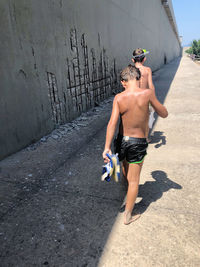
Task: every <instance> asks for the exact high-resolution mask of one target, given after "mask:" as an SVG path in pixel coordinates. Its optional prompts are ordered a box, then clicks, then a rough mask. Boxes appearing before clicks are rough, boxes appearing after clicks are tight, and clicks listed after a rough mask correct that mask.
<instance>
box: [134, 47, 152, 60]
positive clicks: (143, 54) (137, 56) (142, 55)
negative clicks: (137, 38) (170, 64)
mask: <svg viewBox="0 0 200 267" xmlns="http://www.w3.org/2000/svg"><path fill="white" fill-rule="evenodd" d="M142 51H143V53H142V54H140V55H136V56H133V58H139V57H144V56H145V55H147V54H149V51H147V50H146V49H142Z"/></svg>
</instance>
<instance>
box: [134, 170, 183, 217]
mask: <svg viewBox="0 0 200 267" xmlns="http://www.w3.org/2000/svg"><path fill="white" fill-rule="evenodd" d="M151 175H152V177H153V178H154V179H155V181H152V182H150V181H148V182H145V183H144V185H140V186H139V193H138V197H141V198H142V199H141V201H140V202H138V203H136V204H135V207H134V211H135V210H136V211H137V212H139V213H144V212H145V210H146V209H147V208H148V207H149V205H150V204H151V203H152V202H155V201H157V200H158V199H159V198H161V197H162V195H163V193H164V192H167V191H168V190H170V189H182V186H181V185H179V184H177V183H175V182H173V181H172V180H170V179H169V178H168V177H167V174H166V173H165V172H164V171H161V170H157V171H153V172H152V173H151Z"/></svg>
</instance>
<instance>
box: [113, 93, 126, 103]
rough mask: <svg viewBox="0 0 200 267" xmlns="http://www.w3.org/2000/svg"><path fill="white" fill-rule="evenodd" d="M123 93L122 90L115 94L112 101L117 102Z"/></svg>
mask: <svg viewBox="0 0 200 267" xmlns="http://www.w3.org/2000/svg"><path fill="white" fill-rule="evenodd" d="M123 94H124V92H121V93H118V94H116V96H115V97H114V100H113V101H115V102H118V101H119V100H120V99H121V98H122V96H123Z"/></svg>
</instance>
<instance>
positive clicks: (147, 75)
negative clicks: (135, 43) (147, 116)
mask: <svg viewBox="0 0 200 267" xmlns="http://www.w3.org/2000/svg"><path fill="white" fill-rule="evenodd" d="M132 61H133V62H134V64H135V67H136V68H138V69H139V70H140V73H141V78H140V82H139V87H140V88H143V89H152V90H153V91H154V93H155V87H154V84H153V80H152V71H151V68H149V67H146V66H144V65H143V64H144V62H145V61H146V57H145V58H144V59H143V61H142V62H135V60H134V59H132ZM148 135H149V125H148V123H147V127H146V138H147V139H148Z"/></svg>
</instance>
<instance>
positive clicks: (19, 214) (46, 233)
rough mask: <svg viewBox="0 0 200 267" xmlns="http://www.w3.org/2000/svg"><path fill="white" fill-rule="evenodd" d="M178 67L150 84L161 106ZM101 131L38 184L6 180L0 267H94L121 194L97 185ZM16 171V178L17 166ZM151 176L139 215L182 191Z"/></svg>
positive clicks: (157, 137) (118, 188) (156, 138)
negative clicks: (171, 193) (166, 194)
mask: <svg viewBox="0 0 200 267" xmlns="http://www.w3.org/2000/svg"><path fill="white" fill-rule="evenodd" d="M179 63H180V58H178V59H176V60H175V61H173V62H171V63H169V64H168V65H165V66H164V67H163V68H162V69H161V70H159V76H157V77H156V79H155V86H156V88H157V95H158V98H159V99H160V101H161V102H164V100H165V97H166V95H167V93H168V91H169V88H170V84H171V81H172V80H173V78H174V76H175V73H176V71H177V68H178V66H179ZM105 123H107V122H106V121H105ZM105 131H106V127H104V128H103V127H102V129H101V131H99V132H98V133H96V135H95V136H94V137H93V138H90V140H89V141H88V142H89V143H87V144H85V145H84V146H82V147H81V148H80V150H78V151H77V150H76V153H74V154H73V155H72V156H71V157H68V159H65V161H64V163H62V164H60V165H59V168H58V169H56V170H54V171H53V170H52V171H49V172H48V171H47V172H46V173H45V175H44V177H43V176H42V177H41V179H40V180H41V182H38V185H37V179H36V180H35V181H36V182H34V180H33V179H32V178H30V177H26V178H27V179H28V180H26V178H24V180H23V182H22V183H21V184H20V185H19V184H17V183H16V184H14V183H13V182H12V180H13V179H12V176H9V177H10V178H9V181H10V184H8V183H7V184H6V183H5V186H7V187H5V190H9V188H10V187H11V186H13V187H15V188H14V190H13V195H9V198H7V199H6V200H5V201H4V203H5V206H6V212H4V211H3V212H2V214H3V216H2V218H1V219H0V243H1V247H0V258H1V259H0V260H1V265H2V266H20V267H21V266H29V267H32V266H59V267H62V266H65V267H66V266H70V267H71V266H97V264H98V261H99V259H100V257H101V255H102V251H103V249H104V246H105V244H106V242H107V239H108V237H109V234H110V232H111V230H112V227H113V225H114V223H115V220H116V217H117V215H118V212H119V208H120V206H121V204H122V202H123V199H124V196H125V194H126V190H125V188H124V186H123V184H118V185H117V184H115V183H114V182H110V183H106V182H104V183H103V182H101V181H100V174H101V169H102V168H101V165H102V164H103V162H102V158H101V153H102V150H103V145H104V141H105ZM152 141H153V142H155V143H158V142H161V143H160V144H158V145H159V146H160V145H164V144H165V143H166V140H165V137H164V135H163V133H162V132H154V134H153V140H152ZM30 155H31V154H30ZM58 161H60V160H59V156H58ZM35 168H37V166H35ZM49 168H50V167H49ZM16 172H18V173H19V175H21V173H20V166H19V168H17V169H16ZM14 175H15V174H14ZM26 175H27V174H26ZM16 176H17V174H16ZM152 177H153V178H154V179H155V181H153V182H146V183H145V184H144V185H141V186H140V191H139V196H141V197H142V200H141V202H140V203H138V204H137V208H139V210H140V212H145V210H146V209H147V208H148V206H149V205H150V204H151V203H152V202H154V201H156V200H158V199H159V198H161V197H162V194H163V192H166V191H167V190H170V189H171V188H175V189H181V186H180V185H178V184H176V183H174V182H173V181H171V180H170V179H169V178H168V177H167V174H166V173H164V172H163V171H161V170H156V171H154V172H152ZM29 179H30V180H31V179H32V180H31V181H32V182H29ZM3 183H4V182H3V181H2V185H3V186H4V184H3ZM35 187H36V189H37V190H35ZM16 203H17V205H16ZM1 208H2V210H3V206H1Z"/></svg>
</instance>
